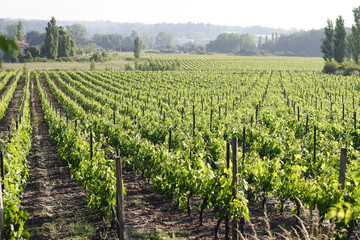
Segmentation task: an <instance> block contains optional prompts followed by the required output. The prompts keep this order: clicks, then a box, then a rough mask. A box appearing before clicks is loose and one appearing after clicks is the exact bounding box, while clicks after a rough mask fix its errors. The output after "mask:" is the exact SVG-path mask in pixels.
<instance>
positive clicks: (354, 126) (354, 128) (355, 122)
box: [354, 112, 356, 131]
mask: <svg viewBox="0 0 360 240" xmlns="http://www.w3.org/2000/svg"><path fill="white" fill-rule="evenodd" d="M354 130H355V131H356V112H354Z"/></svg>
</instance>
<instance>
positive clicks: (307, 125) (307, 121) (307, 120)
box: [305, 115, 309, 136]
mask: <svg viewBox="0 0 360 240" xmlns="http://www.w3.org/2000/svg"><path fill="white" fill-rule="evenodd" d="M308 127H309V115H306V125H305V136H306V135H307V132H308Z"/></svg>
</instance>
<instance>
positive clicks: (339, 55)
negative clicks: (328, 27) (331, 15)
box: [334, 16, 346, 63]
mask: <svg viewBox="0 0 360 240" xmlns="http://www.w3.org/2000/svg"><path fill="white" fill-rule="evenodd" d="M345 39H346V30H345V25H344V19H343V18H342V16H339V17H338V18H337V19H336V25H335V31H334V59H335V60H336V61H337V62H338V63H342V62H343V61H344V57H345V51H346V42H345Z"/></svg>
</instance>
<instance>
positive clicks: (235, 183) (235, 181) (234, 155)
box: [232, 137, 239, 240]
mask: <svg viewBox="0 0 360 240" xmlns="http://www.w3.org/2000/svg"><path fill="white" fill-rule="evenodd" d="M237 145H238V139H237V137H233V139H232V164H233V190H232V194H233V198H234V199H237V186H238V182H239V179H238V176H237V174H238V159H237ZM238 228H239V226H238V222H237V221H233V223H232V239H233V240H238V239H239V236H238Z"/></svg>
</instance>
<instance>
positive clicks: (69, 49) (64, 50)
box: [58, 27, 75, 57]
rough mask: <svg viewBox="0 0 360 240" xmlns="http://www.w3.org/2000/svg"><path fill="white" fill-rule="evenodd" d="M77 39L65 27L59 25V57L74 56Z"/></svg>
mask: <svg viewBox="0 0 360 240" xmlns="http://www.w3.org/2000/svg"><path fill="white" fill-rule="evenodd" d="M74 48H75V41H74V40H73V39H72V38H71V37H70V34H69V32H68V31H66V30H65V28H64V27H59V46H58V57H70V56H74Z"/></svg>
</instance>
